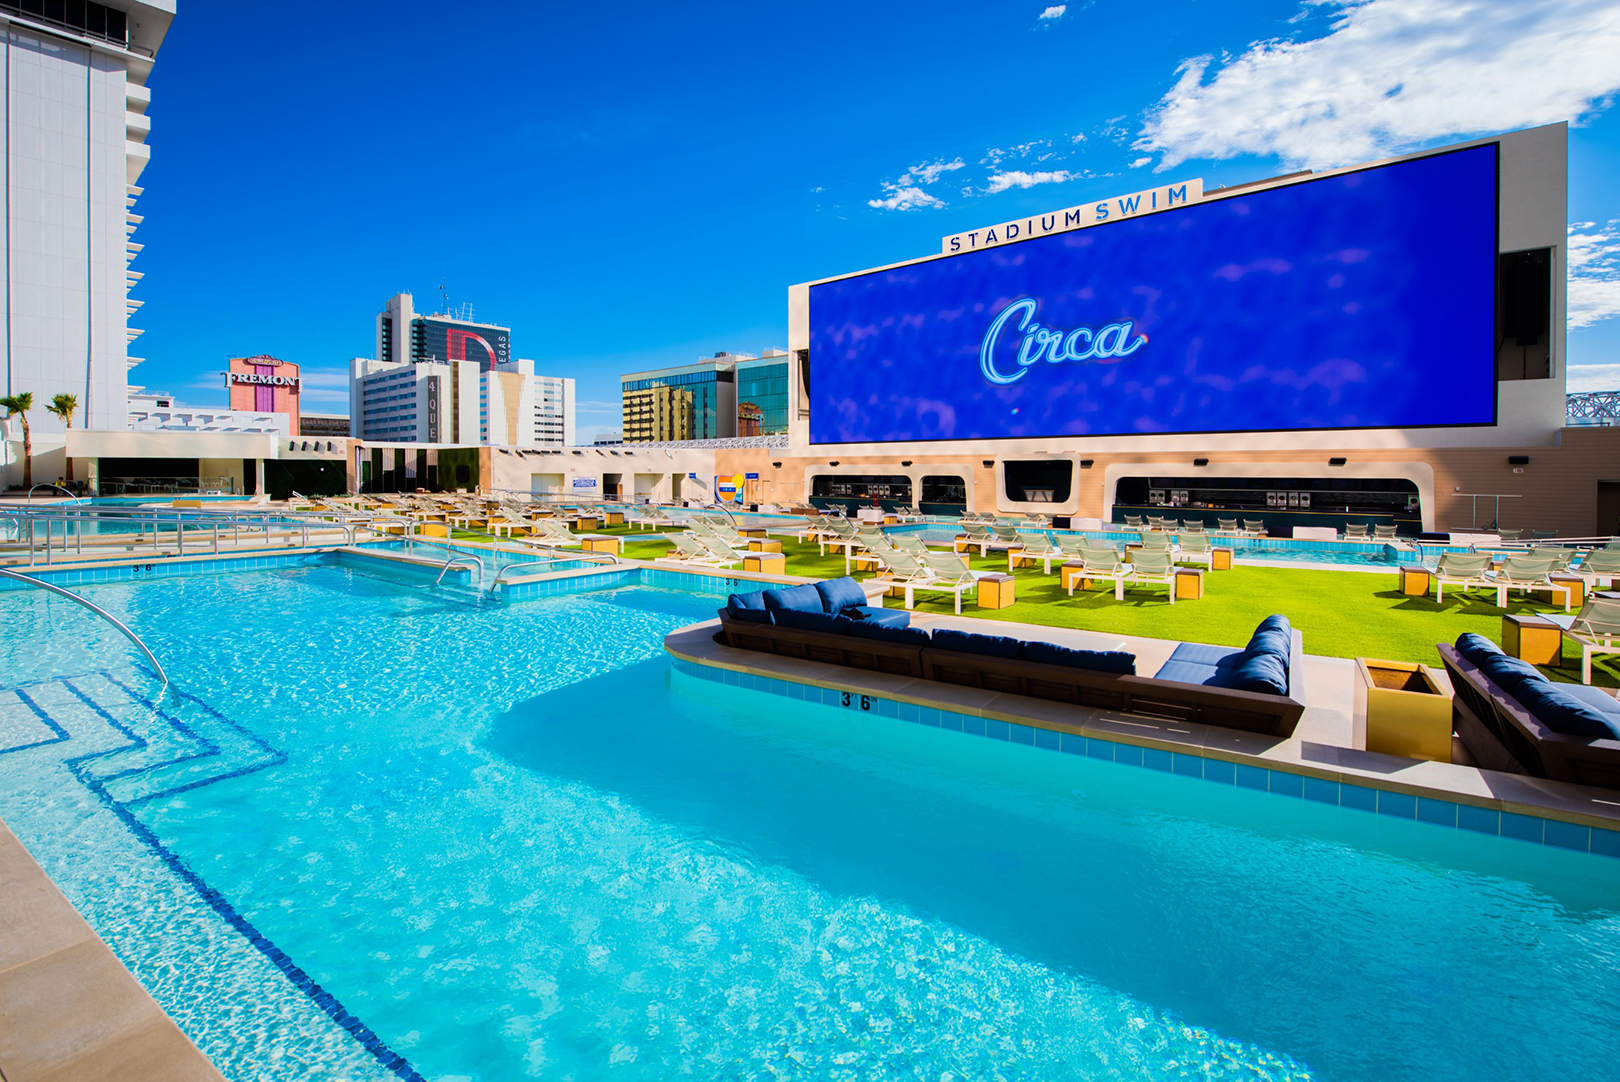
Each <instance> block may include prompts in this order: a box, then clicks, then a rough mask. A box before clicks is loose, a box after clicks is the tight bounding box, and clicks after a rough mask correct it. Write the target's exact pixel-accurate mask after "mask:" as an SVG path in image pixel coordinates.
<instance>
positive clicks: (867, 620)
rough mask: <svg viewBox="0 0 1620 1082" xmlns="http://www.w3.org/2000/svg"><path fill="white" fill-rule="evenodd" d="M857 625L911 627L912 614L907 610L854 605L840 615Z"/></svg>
mask: <svg viewBox="0 0 1620 1082" xmlns="http://www.w3.org/2000/svg"><path fill="white" fill-rule="evenodd" d="M839 615H840V616H847V617H849V618H850V619H851V620H853V621H854V622H855V623H857V624H883V625H885V626H887V627H909V626H910V625H911V613H909V612H907V611H906V610H905V609H880V608H876V607H875V606H872V605H852V606H850V607H849V608H847V609H845V610H844V611H843V612H841V613H839Z"/></svg>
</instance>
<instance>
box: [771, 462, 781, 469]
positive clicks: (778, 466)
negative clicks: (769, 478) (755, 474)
mask: <svg viewBox="0 0 1620 1082" xmlns="http://www.w3.org/2000/svg"><path fill="white" fill-rule="evenodd" d="M781 468H782V464H781V463H780V462H772V463H771V469H773V470H779V469H781Z"/></svg>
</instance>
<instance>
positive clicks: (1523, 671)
mask: <svg viewBox="0 0 1620 1082" xmlns="http://www.w3.org/2000/svg"><path fill="white" fill-rule="evenodd" d="M1477 666H1478V668H1479V671H1480V672H1482V673H1484V674H1485V678H1486V679H1487V680H1489V681H1490V682H1491V683H1493V684H1495V685H1496V686H1497V687H1499V688H1501V689H1502V690H1503V691H1505V692H1507V693H1508V694H1509V695H1511V696H1513V697H1514V698H1515V699H1517V698H1518V697H1519V687H1520V685H1523V684H1527V683H1536V682H1537V681H1541V680H1545V679H1546V677H1544V676H1542V675H1541V673H1540V672H1539V671H1538V670H1537V669H1536V667H1535V666H1534V665H1532V664H1530V663H1529V662H1528V661H1520V660H1519V659H1518V658H1516V657H1509V656H1508V655H1506V654H1503V653H1496V654H1487V655H1486V656H1484V657H1482V658H1480V660H1479V661H1478V662H1477Z"/></svg>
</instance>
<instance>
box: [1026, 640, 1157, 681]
mask: <svg viewBox="0 0 1620 1082" xmlns="http://www.w3.org/2000/svg"><path fill="white" fill-rule="evenodd" d="M1024 660H1025V661H1034V662H1038V663H1040V664H1043V665H1067V666H1068V667H1069V668H1071V669H1090V670H1092V671H1093V672H1106V673H1116V674H1120V675H1126V676H1134V675H1136V655H1135V654H1127V653H1125V651H1123V650H1076V649H1074V648H1072V647H1068V646H1059V645H1057V644H1056V643H1052V642H1026V643H1025V644H1024Z"/></svg>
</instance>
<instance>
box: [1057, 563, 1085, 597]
mask: <svg viewBox="0 0 1620 1082" xmlns="http://www.w3.org/2000/svg"><path fill="white" fill-rule="evenodd" d="M1058 581H1059V582H1060V583H1061V584H1062V586H1063V588H1064V589H1065V590H1067V591H1069V592H1070V593H1071V594H1072V593H1074V591H1075V590H1076V589H1081V590H1089V589H1091V580H1090V579H1089V578H1087V577H1086V565H1085V564H1083V563H1080V562H1078V561H1071V562H1069V563H1066V564H1064V565H1063V566H1062V567H1059V568H1058Z"/></svg>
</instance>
